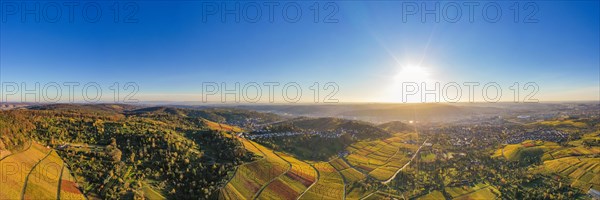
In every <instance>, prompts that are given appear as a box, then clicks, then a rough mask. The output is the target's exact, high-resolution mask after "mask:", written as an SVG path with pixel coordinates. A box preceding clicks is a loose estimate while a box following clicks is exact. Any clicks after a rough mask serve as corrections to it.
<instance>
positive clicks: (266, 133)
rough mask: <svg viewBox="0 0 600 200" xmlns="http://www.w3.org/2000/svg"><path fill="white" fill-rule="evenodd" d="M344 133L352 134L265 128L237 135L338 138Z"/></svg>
mask: <svg viewBox="0 0 600 200" xmlns="http://www.w3.org/2000/svg"><path fill="white" fill-rule="evenodd" d="M344 134H352V133H350V132H348V131H341V130H340V131H284V132H269V131H266V130H258V131H254V132H251V133H240V134H238V136H240V137H245V138H248V139H258V138H271V137H289V136H296V135H314V136H319V137H322V138H339V137H341V136H342V135H344Z"/></svg>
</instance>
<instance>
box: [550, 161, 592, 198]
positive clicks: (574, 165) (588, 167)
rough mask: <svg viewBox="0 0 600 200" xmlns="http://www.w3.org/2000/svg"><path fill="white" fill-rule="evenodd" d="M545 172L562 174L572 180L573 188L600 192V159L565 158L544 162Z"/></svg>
mask: <svg viewBox="0 0 600 200" xmlns="http://www.w3.org/2000/svg"><path fill="white" fill-rule="evenodd" d="M543 168H544V170H545V172H549V173H556V174H560V175H561V176H563V177H568V178H569V179H571V181H572V184H571V186H573V187H576V188H580V189H582V190H584V191H585V190H587V189H588V188H590V187H591V188H594V189H596V190H600V158H578V157H565V158H559V159H555V160H549V161H544V165H543Z"/></svg>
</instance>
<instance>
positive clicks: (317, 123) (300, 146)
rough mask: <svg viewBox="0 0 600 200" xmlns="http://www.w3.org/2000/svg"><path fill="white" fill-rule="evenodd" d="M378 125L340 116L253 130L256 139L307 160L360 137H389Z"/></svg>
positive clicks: (327, 156)
mask: <svg viewBox="0 0 600 200" xmlns="http://www.w3.org/2000/svg"><path fill="white" fill-rule="evenodd" d="M390 135H391V134H390V133H389V132H387V131H385V130H383V129H381V128H378V127H377V126H375V125H373V124H370V123H367V122H361V121H354V120H346V119H338V118H297V119H292V120H288V121H283V122H278V123H274V124H271V125H269V126H267V127H264V129H262V130H258V131H255V132H252V133H250V136H254V137H256V139H255V140H256V141H257V142H259V143H261V144H263V145H265V146H267V147H269V148H272V149H275V150H278V151H284V152H287V153H290V154H292V155H294V156H296V157H298V158H300V159H304V160H318V161H326V160H328V159H330V158H331V157H332V156H335V155H337V153H339V152H341V151H343V150H344V148H346V147H347V146H348V145H350V144H352V143H354V142H356V141H360V140H372V139H378V138H385V137H389V136H390Z"/></svg>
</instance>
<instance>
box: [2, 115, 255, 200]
mask: <svg viewBox="0 0 600 200" xmlns="http://www.w3.org/2000/svg"><path fill="white" fill-rule="evenodd" d="M74 108H76V111H72V109H74ZM15 122H18V123H15ZM24 122H27V123H24ZM0 123H6V124H9V126H2V131H3V133H5V132H6V133H11V135H7V134H2V136H3V138H4V137H5V136H6V137H9V136H10V137H11V138H9V139H7V140H6V141H8V142H3V143H4V144H9V145H11V146H16V144H15V143H17V142H18V143H20V144H23V143H24V141H27V140H30V139H33V140H36V141H38V142H42V143H46V144H47V145H49V146H53V147H55V148H56V149H57V150H58V152H59V154H60V155H61V157H62V158H63V159H64V160H65V163H66V164H67V165H68V166H69V167H70V169H71V170H72V171H73V172H74V174H75V175H76V177H77V178H78V182H79V184H80V186H81V188H82V190H83V191H84V192H85V193H86V194H87V195H88V196H98V197H100V198H105V199H119V198H137V199H139V198H142V196H143V195H144V194H143V192H142V191H141V190H142V188H143V187H148V186H150V187H152V188H154V189H157V190H159V191H162V193H163V194H164V195H166V196H167V197H170V198H174V199H188V198H211V197H215V195H217V192H218V189H219V188H220V187H222V186H223V185H224V184H225V183H226V182H227V181H228V180H229V176H230V175H231V172H233V171H234V169H235V167H236V166H237V165H239V164H241V163H243V162H246V161H251V160H252V159H253V155H252V154H250V153H248V152H246V150H245V149H244V147H243V146H242V145H241V143H240V142H239V141H238V140H237V139H235V137H234V136H232V135H233V134H229V133H224V132H218V131H213V130H210V129H208V128H207V127H205V125H204V123H203V119H202V118H200V117H197V116H189V115H186V114H181V113H149V112H137V113H133V112H123V111H122V110H112V111H111V110H110V109H98V108H97V107H92V108H90V107H86V106H75V107H71V106H68V107H67V108H64V107H61V106H58V107H56V106H53V107H52V108H51V109H48V108H43V109H37V110H26V111H14V112H4V111H3V112H1V113H0ZM17 124H18V125H19V126H17ZM13 135H17V136H19V137H13ZM15 138H21V139H15ZM3 141H4V139H3Z"/></svg>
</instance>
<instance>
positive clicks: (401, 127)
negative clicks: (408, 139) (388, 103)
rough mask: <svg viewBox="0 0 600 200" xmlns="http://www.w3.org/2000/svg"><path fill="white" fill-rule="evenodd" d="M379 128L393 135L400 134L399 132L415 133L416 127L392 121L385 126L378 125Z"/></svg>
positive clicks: (384, 124)
mask: <svg viewBox="0 0 600 200" xmlns="http://www.w3.org/2000/svg"><path fill="white" fill-rule="evenodd" d="M377 127H379V128H381V129H383V130H386V131H388V132H391V133H399V132H411V131H414V127H413V126H410V125H408V124H405V123H402V122H399V121H391V122H386V123H383V124H379V125H377Z"/></svg>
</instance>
